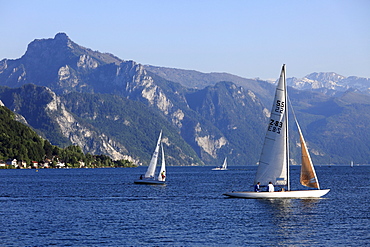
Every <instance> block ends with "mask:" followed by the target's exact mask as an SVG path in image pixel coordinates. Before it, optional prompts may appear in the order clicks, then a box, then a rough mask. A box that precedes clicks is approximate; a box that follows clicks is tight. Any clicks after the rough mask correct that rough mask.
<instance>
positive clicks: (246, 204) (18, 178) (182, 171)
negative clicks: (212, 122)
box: [0, 166, 370, 246]
mask: <svg viewBox="0 0 370 247" xmlns="http://www.w3.org/2000/svg"><path fill="white" fill-rule="evenodd" d="M211 168H212V167H168V168H167V175H168V184H167V185H165V186H160V185H154V186H153V185H137V184H134V183H133V181H134V180H135V179H137V178H138V177H139V176H140V174H142V173H144V172H145V170H146V167H139V168H116V169H114V168H109V169H44V170H38V171H36V170H0V179H1V180H0V181H1V183H0V208H1V210H0V226H1V233H0V246H49V245H56V246H336V245H339V246H370V236H369V232H370V231H369V230H370V229H369V226H370V220H369V212H370V206H369V205H370V202H369V196H370V192H369V190H370V184H369V175H370V166H355V167H353V168H350V167H349V166H333V167H327V166H322V167H316V172H317V175H318V177H319V181H320V185H321V187H322V188H330V189H331V191H330V192H329V194H327V195H326V196H325V198H323V199H317V200H303V199H285V200H281V199H280V200H279V199H276V200H261V199H259V200H258V199H237V198H236V199H233V198H226V197H225V196H223V195H222V193H224V192H227V191H231V190H249V189H250V187H249V184H251V183H252V181H253V179H254V174H255V171H256V167H255V166H253V167H246V166H245V167H233V166H230V167H229V168H230V170H228V171H212V170H211ZM298 174H299V167H295V166H293V167H291V177H292V189H295V188H298V186H297V185H296V184H297V183H298V176H299V175H298Z"/></svg>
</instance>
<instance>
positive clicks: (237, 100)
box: [0, 33, 370, 165]
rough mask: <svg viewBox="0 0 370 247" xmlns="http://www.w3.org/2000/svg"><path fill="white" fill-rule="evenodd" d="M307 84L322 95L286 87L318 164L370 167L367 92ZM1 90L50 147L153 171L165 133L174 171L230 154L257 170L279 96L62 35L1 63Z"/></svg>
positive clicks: (230, 78)
mask: <svg viewBox="0 0 370 247" xmlns="http://www.w3.org/2000/svg"><path fill="white" fill-rule="evenodd" d="M307 80H311V81H320V82H321V83H322V87H321V88H320V91H317V90H312V88H309V87H307V89H309V91H302V90H297V89H295V88H289V90H290V98H291V101H292V103H293V106H294V107H295V110H296V114H297V115H298V116H299V119H300V122H301V127H302V129H303V131H304V132H306V131H307V132H308V133H309V134H310V135H311V136H312V137H310V136H307V137H306V138H307V139H308V140H307V141H308V143H309V146H310V148H311V149H312V151H314V155H313V159H314V161H319V162H321V163H328V162H329V159H330V161H331V162H342V163H343V162H349V161H350V160H355V161H356V160H358V162H363V163H366V162H368V161H369V158H368V157H370V156H369V154H370V147H369V145H368V144H367V143H368V137H369V136H368V135H369V133H370V129H369V127H368V126H367V125H366V124H358V123H361V122H367V121H368V120H370V119H369V116H368V114H367V109H368V107H369V102H370V101H369V98H370V96H369V95H368V94H366V93H363V92H360V89H356V90H357V91H356V90H355V89H347V91H338V90H339V89H338V90H337V88H333V89H330V90H332V91H330V92H331V93H328V91H326V92H325V90H327V88H326V87H329V86H328V85H330V84H325V83H324V80H327V81H334V80H336V81H338V80H339V81H341V83H342V84H343V85H344V81H345V80H346V79H345V78H342V77H340V76H329V75H327V76H324V75H312V76H310V77H309V78H308V79H307ZM347 80H348V78H347ZM360 81H361V80H360ZM348 83H349V82H348ZM337 84H338V83H337ZM342 84H340V85H342ZM0 85H2V87H0V100H2V101H3V102H4V104H5V105H6V106H7V107H8V108H10V109H11V110H13V111H14V112H16V113H18V114H19V119H22V118H23V121H24V122H27V123H28V124H29V125H30V126H32V127H33V128H34V129H35V130H37V132H38V133H39V135H41V136H43V137H45V138H47V139H48V140H50V142H51V143H53V144H54V143H55V144H57V145H59V146H66V145H69V144H76V145H79V146H80V147H81V148H82V149H83V151H84V152H89V153H92V154H100V153H102V154H106V155H109V156H111V157H112V158H115V159H118V158H119V159H120V158H122V157H125V158H128V159H131V160H132V161H135V162H136V163H143V164H147V163H148V161H149V159H150V155H151V153H152V150H153V147H154V146H155V140H156V137H157V135H158V132H159V131H160V129H163V131H164V136H165V139H164V143H165V149H166V155H168V158H169V160H170V162H169V163H170V164H169V165H202V164H209V165H216V164H220V163H221V162H222V160H223V159H224V157H225V156H228V160H229V163H230V164H231V165H233V164H235V165H244V164H256V163H257V162H258V158H259V155H260V147H261V146H262V140H263V136H264V134H265V127H264V126H265V125H266V122H267V120H268V117H269V114H270V113H269V110H270V107H271V104H272V102H271V100H272V95H273V91H274V85H273V84H272V83H269V82H267V81H262V80H258V79H244V78H240V77H237V76H234V75H230V74H227V73H201V72H197V71H187V70H181V69H171V68H161V67H155V66H150V65H146V66H143V65H141V64H138V63H136V62H134V61H124V60H121V59H119V58H117V57H116V56H114V55H112V54H108V53H101V52H99V51H92V50H91V49H88V48H85V47H82V46H80V45H78V44H76V43H74V42H73V41H71V40H70V39H69V37H68V36H67V35H66V34H64V33H59V34H57V35H56V36H55V37H54V38H52V39H38V40H34V41H33V42H31V43H30V44H29V46H28V49H27V51H26V53H25V54H24V55H23V56H22V57H21V58H19V59H14V60H8V59H3V60H2V61H0ZM297 85H300V84H299V83H298V84H297ZM307 85H308V84H307ZM312 85H313V84H312ZM338 85H339V84H338ZM349 85H350V84H349ZM356 85H357V84H356ZM358 85H362V84H361V83H359V82H358ZM324 89H325V90H324ZM338 92H339V93H338ZM339 119H340V121H338V120H339ZM291 128H294V126H293V125H291ZM337 130H341V131H342V132H344V130H346V132H344V133H340V132H338V131H337ZM346 133H351V135H345V136H346V137H345V138H346V139H345V141H344V142H343V141H341V140H342V139H343V138H344V134H346ZM292 137H295V136H294V135H292ZM347 142H348V143H354V144H355V145H347ZM293 143H294V141H293ZM357 144H360V145H357ZM292 148H294V145H292ZM345 148H347V150H346V151H343V149H345ZM292 159H293V160H294V162H296V163H298V162H299V161H298V159H299V157H296V156H292Z"/></svg>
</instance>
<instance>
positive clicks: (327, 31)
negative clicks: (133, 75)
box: [0, 0, 370, 79]
mask: <svg viewBox="0 0 370 247" xmlns="http://www.w3.org/2000/svg"><path fill="white" fill-rule="evenodd" d="M58 32H65V33H67V35H68V36H69V37H70V39H72V41H74V42H76V43H77V44H79V45H82V46H84V47H87V48H91V49H92V50H98V51H101V52H109V53H112V54H114V55H116V56H117V57H119V58H121V59H124V60H134V61H136V62H138V63H141V64H150V65H155V66H164V67H171V68H181V69H192V70H198V71H201V72H227V73H231V74H235V75H239V76H242V77H246V78H255V77H259V78H262V79H270V78H274V79H276V78H277V77H278V76H279V72H280V68H281V65H282V64H283V63H285V64H286V65H287V76H288V77H292V76H294V77H298V78H301V77H304V76H305V75H307V74H310V73H312V72H336V73H338V74H341V75H343V76H351V75H355V76H360V77H369V78H370V1H369V0H307V1H305V0H290V1H284V0H254V1H248V0H239V1H234V0H223V1H217V0H215V1H211V0H179V1H177V0H168V1H164V0H163V1H162V0H140V1H135V0H127V1H126V0H122V1H118V0H117V1H110V0H104V1H94V0H87V1H85V0H77V1H76V0H73V1H71V0H62V1H61V0H58V1H54V0H49V1H47V0H44V1H39V0H17V1H9V0H0V37H1V38H0V60H2V59H3V58H8V59H16V58H20V57H21V56H22V55H23V54H24V53H25V51H26V49H27V45H28V44H29V43H30V42H31V41H33V40H34V39H41V38H53V37H54V36H55V34H56V33H58Z"/></svg>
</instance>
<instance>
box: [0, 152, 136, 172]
mask: <svg viewBox="0 0 370 247" xmlns="http://www.w3.org/2000/svg"><path fill="white" fill-rule="evenodd" d="M95 158H96V157H95ZM100 167H137V165H135V164H133V163H132V162H130V161H128V160H116V161H112V160H111V159H110V158H109V157H108V156H105V155H102V156H101V157H98V158H97V159H96V160H95V162H88V163H86V162H84V161H81V160H80V161H78V162H76V163H75V164H70V163H67V164H66V163H64V162H60V161H59V159H58V158H53V159H45V160H43V161H41V162H37V161H31V163H29V164H27V162H25V161H22V160H17V159H7V160H6V161H3V160H0V169H55V168H59V169H60V168H100Z"/></svg>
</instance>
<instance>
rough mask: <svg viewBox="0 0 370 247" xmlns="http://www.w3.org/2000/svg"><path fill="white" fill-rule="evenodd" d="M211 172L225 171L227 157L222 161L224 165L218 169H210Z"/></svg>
mask: <svg viewBox="0 0 370 247" xmlns="http://www.w3.org/2000/svg"><path fill="white" fill-rule="evenodd" d="M212 170H213V171H226V170H227V157H226V158H225V160H224V163H223V164H222V166H220V167H215V168H213V169H212Z"/></svg>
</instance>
